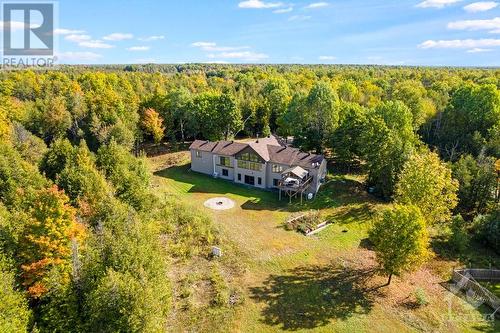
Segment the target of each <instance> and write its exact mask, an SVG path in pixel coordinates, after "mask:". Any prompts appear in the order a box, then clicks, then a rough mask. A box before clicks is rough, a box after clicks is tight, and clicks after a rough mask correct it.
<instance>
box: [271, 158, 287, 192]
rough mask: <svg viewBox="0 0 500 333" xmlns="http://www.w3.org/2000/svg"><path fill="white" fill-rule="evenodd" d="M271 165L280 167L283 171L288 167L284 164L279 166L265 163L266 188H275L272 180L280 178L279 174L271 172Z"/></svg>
mask: <svg viewBox="0 0 500 333" xmlns="http://www.w3.org/2000/svg"><path fill="white" fill-rule="evenodd" d="M273 165H279V166H281V167H282V168H283V171H284V170H286V169H288V168H289V167H290V166H288V165H285V164H279V163H273V162H269V163H267V165H266V169H267V187H268V188H275V186H274V185H273V179H276V178H277V179H280V178H281V173H276V172H273Z"/></svg>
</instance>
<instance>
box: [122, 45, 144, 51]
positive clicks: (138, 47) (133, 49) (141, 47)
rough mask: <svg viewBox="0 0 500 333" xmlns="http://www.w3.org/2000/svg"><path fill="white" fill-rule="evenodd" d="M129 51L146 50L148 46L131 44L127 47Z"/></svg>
mask: <svg viewBox="0 0 500 333" xmlns="http://www.w3.org/2000/svg"><path fill="white" fill-rule="evenodd" d="M127 50H129V51H148V50H149V46H131V47H129V48H127Z"/></svg>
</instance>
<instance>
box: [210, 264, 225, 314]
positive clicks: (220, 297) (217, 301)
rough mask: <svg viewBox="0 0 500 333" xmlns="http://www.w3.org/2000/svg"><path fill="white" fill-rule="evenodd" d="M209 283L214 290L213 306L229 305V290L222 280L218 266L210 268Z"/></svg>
mask: <svg viewBox="0 0 500 333" xmlns="http://www.w3.org/2000/svg"><path fill="white" fill-rule="evenodd" d="M210 283H211V284H212V287H213V290H214V296H213V299H212V303H213V305H215V306H227V305H228V303H229V288H228V286H227V283H226V281H225V280H224V277H222V275H221V273H220V269H219V267H218V266H214V267H213V268H212V273H211V275H210Z"/></svg>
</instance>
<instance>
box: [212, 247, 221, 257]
mask: <svg viewBox="0 0 500 333" xmlns="http://www.w3.org/2000/svg"><path fill="white" fill-rule="evenodd" d="M212 255H213V256H214V257H222V250H221V249H220V247H217V246H212Z"/></svg>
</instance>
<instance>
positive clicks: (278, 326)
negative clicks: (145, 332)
mask: <svg viewBox="0 0 500 333" xmlns="http://www.w3.org/2000/svg"><path fill="white" fill-rule="evenodd" d="M150 161H151V164H152V166H153V168H154V170H155V177H154V186H155V188H156V190H157V192H158V194H159V195H165V196H168V197H171V198H173V199H174V200H181V201H183V202H184V203H186V204H187V205H190V206H191V207H192V208H193V209H195V210H201V211H203V212H204V213H206V214H208V215H209V216H211V217H212V219H213V221H214V225H215V228H216V229H217V231H218V233H219V239H220V241H219V243H220V244H218V245H219V246H220V247H221V248H222V250H223V251H224V253H225V255H224V256H223V257H222V258H220V259H219V260H218V262H216V263H214V262H213V260H212V261H210V260H208V259H204V258H198V259H196V260H194V261H193V262H191V263H180V264H173V267H175V268H176V270H175V273H174V274H173V275H175V276H173V278H174V281H177V283H178V284H179V285H181V286H180V287H179V286H177V287H175V286H174V287H175V288H177V289H179V290H182V283H185V281H186V279H188V281H191V282H189V283H191V284H192V285H193V287H192V288H191V289H192V290H191V291H190V293H189V295H191V294H192V295H191V296H189V297H190V298H191V299H192V300H193V301H192V302H191V303H190V304H191V305H190V306H189V307H188V308H187V309H186V308H182V307H181V306H179V305H178V304H177V305H176V304H174V309H175V311H174V312H173V315H172V320H171V322H172V326H171V327H172V331H179V330H181V331H206V332H210V331H235V332H276V331H294V332H305V331H313V332H395V331H397V332H420V331H424V332H494V331H496V330H497V329H498V327H492V326H491V325H490V324H489V323H487V322H485V321H484V320H483V319H482V317H481V311H477V310H475V309H473V308H472V307H471V306H469V305H468V304H467V303H466V302H465V301H464V300H462V299H461V298H459V297H456V296H453V295H451V294H450V293H449V292H447V291H446V289H445V288H443V286H442V285H441V284H442V283H443V282H444V281H445V278H444V277H443V276H441V275H440V274H438V273H441V272H449V271H450V269H451V267H453V265H456V262H453V261H450V260H444V259H435V260H433V261H432V262H430V263H429V264H428V265H427V266H426V267H423V268H422V269H420V270H418V271H417V272H414V273H412V274H407V275H405V276H404V277H403V278H401V279H400V278H396V279H395V280H394V282H393V284H391V286H389V287H384V288H378V287H380V286H381V285H383V284H384V283H385V277H383V276H378V275H377V274H376V272H375V267H376V263H375V256H374V253H373V252H372V251H370V250H369V244H368V242H367V239H366V238H367V230H368V228H369V225H370V222H371V220H372V219H373V216H374V214H375V212H376V211H377V210H378V209H380V208H382V207H383V206H384V205H385V203H382V202H379V201H377V200H376V199H375V198H373V197H371V196H370V195H369V194H367V193H366V191H365V190H364V189H363V186H362V184H361V183H360V182H359V179H358V178H357V177H354V176H353V177H348V176H337V177H329V181H328V183H327V184H326V185H325V186H324V187H323V188H322V190H321V192H320V193H319V195H318V197H317V198H316V199H315V200H314V201H311V202H307V203H305V204H304V205H300V204H299V203H297V202H294V203H292V204H288V201H287V200H283V201H279V200H278V194H277V193H275V192H267V191H261V190H256V189H253V188H247V187H243V186H239V185H236V184H233V183H230V182H227V181H224V180H220V179H213V178H211V177H209V176H206V175H201V174H197V173H195V172H191V171H189V164H188V162H189V161H188V155H187V154H186V153H185V152H184V153H183V152H180V153H172V154H166V155H162V156H158V157H154V158H151V159H150ZM216 196H226V197H228V198H231V199H232V200H234V201H235V202H236V205H235V207H234V208H232V209H230V210H227V211H212V210H210V209H207V208H205V207H204V206H203V202H204V201H205V200H207V199H209V198H212V197H216ZM308 209H318V210H320V212H321V215H322V216H323V217H324V218H327V219H329V220H331V221H332V222H333V224H332V225H330V226H329V227H328V228H326V229H325V230H324V231H322V232H321V233H319V234H317V235H314V236H310V237H306V236H304V235H302V234H299V233H297V232H294V231H287V230H285V229H284V227H283V223H284V221H285V220H286V219H287V218H288V217H289V216H290V215H291V214H292V213H294V212H297V211H306V210H308ZM214 265H216V267H217V269H219V270H220V272H221V275H222V277H223V279H224V280H225V282H226V283H227V286H228V287H227V288H228V289H229V290H236V291H237V292H238V295H240V296H239V298H240V299H241V301H240V302H239V303H240V304H239V305H235V306H233V307H228V308H226V307H225V308H223V309H219V310H213V309H209V308H208V307H207V306H206V304H205V305H204V304H203V301H202V299H204V298H205V296H207V293H209V292H208V291H207V287H206V286H205V287H204V284H203V282H200V281H202V280H203V278H201V277H203V276H207V275H208V273H207V271H209V270H210V269H212V270H213V266H214ZM197 278H198V280H197ZM189 279H191V280H189ZM196 281H198V282H196ZM417 288H421V289H423V290H424V291H425V293H426V294H427V297H428V300H429V304H428V305H426V306H421V307H419V306H417V305H416V302H415V297H414V293H415V290H416V289H417ZM212 293H213V292H212ZM179 299H180V298H179ZM484 311H487V310H484Z"/></svg>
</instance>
